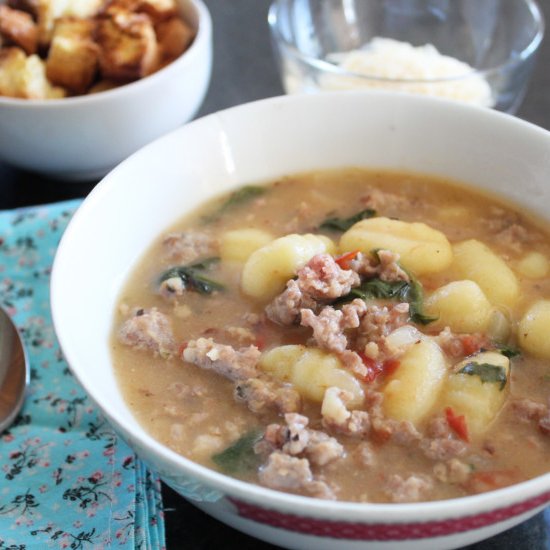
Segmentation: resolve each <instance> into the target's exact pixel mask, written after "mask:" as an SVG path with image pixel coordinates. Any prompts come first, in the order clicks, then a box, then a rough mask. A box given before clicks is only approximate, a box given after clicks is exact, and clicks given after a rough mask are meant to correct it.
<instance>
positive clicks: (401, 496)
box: [384, 474, 433, 502]
mask: <svg viewBox="0 0 550 550" xmlns="http://www.w3.org/2000/svg"><path fill="white" fill-rule="evenodd" d="M432 486H433V481H432V480H431V479H430V478H429V477H427V476H419V475H411V476H409V477H407V478H403V477H401V476H400V475H398V474H393V475H391V476H389V478H388V479H387V481H386V483H385V486H384V492H385V493H386V495H387V496H388V498H389V499H390V500H391V501H392V502H417V501H419V500H422V498H423V495H424V494H426V493H427V492H428V491H429V490H430V489H431V488H432Z"/></svg>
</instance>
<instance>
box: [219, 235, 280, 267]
mask: <svg viewBox="0 0 550 550" xmlns="http://www.w3.org/2000/svg"><path fill="white" fill-rule="evenodd" d="M273 239H274V237H273V235H271V233H268V232H267V231H264V230H263V229H254V228H245V229H235V230H233V231H226V232H225V233H224V234H223V235H222V237H221V239H220V256H221V258H222V260H226V261H228V260H229V261H235V262H245V261H246V260H248V258H249V257H250V255H251V254H252V252H254V251H255V250H258V248H261V247H262V246H265V245H266V244H268V243H270V242H271V241H272V240H273Z"/></svg>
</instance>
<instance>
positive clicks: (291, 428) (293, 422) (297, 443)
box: [264, 413, 344, 466]
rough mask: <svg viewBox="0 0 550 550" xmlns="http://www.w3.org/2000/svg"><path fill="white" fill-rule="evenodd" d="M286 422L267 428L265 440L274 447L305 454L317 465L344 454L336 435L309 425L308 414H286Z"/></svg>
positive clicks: (287, 451) (292, 452) (293, 453)
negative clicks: (333, 435) (330, 434)
mask: <svg viewBox="0 0 550 550" xmlns="http://www.w3.org/2000/svg"><path fill="white" fill-rule="evenodd" d="M285 422H286V426H283V425H280V424H270V425H269V426H268V427H267V428H266V430H265V434H264V440H265V441H266V442H268V443H269V444H270V445H271V446H272V448H274V449H278V450H281V451H282V452H283V453H286V454H290V455H293V456H296V455H302V456H305V457H306V458H308V459H309V460H310V461H311V463H313V464H315V465H317V466H323V465H325V464H328V463H329V462H332V461H333V460H336V459H337V458H341V457H342V456H343V455H344V448H343V447H342V445H340V443H338V441H337V440H336V439H335V438H334V437H331V436H329V435H328V434H326V433H325V432H322V431H320V430H312V429H310V428H308V427H307V425H308V423H309V419H308V418H307V417H306V416H303V415H300V414H296V413H289V414H285Z"/></svg>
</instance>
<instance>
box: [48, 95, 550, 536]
mask: <svg viewBox="0 0 550 550" xmlns="http://www.w3.org/2000/svg"><path fill="white" fill-rule="evenodd" d="M355 96H364V97H367V98H368V99H369V100H371V101H372V100H373V99H374V100H375V101H376V100H377V99H376V98H377V97H378V98H381V100H382V101H383V100H384V99H383V98H386V100H388V99H389V100H391V101H396V102H399V103H401V104H402V103H403V102H408V103H410V104H426V105H428V104H431V105H437V104H439V105H441V106H443V108H445V109H448V110H455V111H456V112H457V118H459V117H460V118H461V119H462V121H463V122H464V121H465V120H466V121H467V117H475V118H476V119H480V118H481V119H483V121H485V122H486V123H491V121H500V122H501V123H502V122H504V123H506V124H507V125H509V126H510V127H511V128H515V129H516V130H518V131H521V132H529V133H530V134H531V135H532V136H533V139H536V140H545V141H547V142H548V145H549V147H550V131H547V130H545V129H544V128H541V127H539V126H537V125H535V124H533V123H530V122H528V121H525V120H522V119H519V118H516V117H514V116H512V115H508V114H506V113H502V112H499V111H495V110H493V109H481V110H480V109H478V108H477V107H474V106H470V105H467V104H461V103H458V102H455V101H452V100H446V99H441V98H434V97H429V96H422V95H412V94H404V93H402V92H394V91H387V90H368V91H364V90H363V91H351V92H324V93H323V94H313V95H311V94H295V95H283V96H276V97H271V98H266V99H260V100H256V101H252V102H249V103H245V104H241V105H238V106H235V107H230V108H227V109H224V110H221V111H218V112H215V113H212V114H209V115H206V116H204V117H201V118H199V119H195V120H194V121H192V122H189V123H187V124H185V125H184V126H182V127H180V128H178V129H176V130H173V131H172V132H170V133H168V134H165V135H164V136H161V137H160V138H157V139H156V140H154V141H153V142H151V143H149V144H148V145H146V146H144V147H142V148H141V149H140V150H138V151H137V152H136V153H134V154H132V155H131V156H130V157H129V158H128V159H126V160H124V161H123V162H122V163H121V164H119V165H118V166H117V167H116V168H115V169H114V170H112V171H111V172H110V173H109V174H107V176H105V177H104V178H103V179H102V180H101V181H100V182H99V183H98V184H97V185H96V186H95V187H94V189H92V191H91V192H90V194H89V195H88V196H87V197H86V198H85V199H84V201H83V202H82V203H81V205H80V206H79V208H78V209H77V211H76V212H75V213H74V215H73V217H72V219H71V220H70V222H69V224H68V226H67V228H66V229H65V231H64V233H63V235H62V238H61V241H60V243H59V246H58V249H57V252H56V255H55V259H54V262H53V266H52V274H51V283H50V297H51V310H52V311H51V313H52V320H53V325H54V329H55V333H56V336H57V338H58V342H59V344H60V347H61V349H62V351H63V355H64V357H65V358H66V361H67V363H68V365H69V368H70V370H71V372H72V374H73V375H74V376H75V378H76V379H77V380H78V382H79V383H80V384H81V385H82V387H83V388H84V389H85V391H86V393H87V395H88V396H89V397H90V398H91V399H92V401H93V402H95V403H96V404H97V405H98V406H99V408H100V409H101V410H102V413H103V414H104V415H105V416H106V417H107V418H108V419H109V421H110V423H111V424H112V425H114V426H116V429H115V431H116V432H118V433H119V434H120V433H121V432H122V434H125V433H129V434H130V439H131V440H133V441H135V442H139V447H140V448H141V449H142V451H143V450H147V451H149V452H151V453H152V454H153V455H155V456H158V457H160V458H161V460H162V462H164V463H165V464H168V465H169V467H170V468H173V469H174V470H173V471H177V472H178V473H179V474H181V475H182V476H184V477H185V476H189V478H191V479H192V480H193V481H197V482H199V483H200V484H201V485H203V486H204V487H207V488H209V489H211V490H214V491H217V492H219V493H220V494H221V495H222V496H225V497H235V498H242V499H243V501H246V502H253V503H255V504H257V505H258V506H260V507H262V508H268V509H269V508H277V509H279V510H281V509H284V510H286V511H288V513H291V514H294V515H296V516H315V517H317V518H324V519H327V520H333V521H344V522H354V521H359V522H365V521H366V520H368V521H369V522H373V521H380V522H382V523H385V524H388V525H390V524H392V523H394V524H395V523H397V524H404V523H408V522H411V523H418V522H423V521H428V520H430V519H443V518H455V519H456V518H459V517H468V516H473V515H476V514H477V513H483V512H489V511H491V510H499V509H503V508H508V507H509V506H512V505H514V504H519V503H522V502H528V501H530V500H531V499H534V498H537V497H540V496H543V495H546V494H550V472H548V473H545V474H541V475H539V476H537V477H534V478H532V479H529V480H526V481H522V482H520V483H516V484H514V485H510V486H508V487H504V488H500V489H496V490H492V491H488V492H485V493H480V494H476V495H468V496H463V497H457V498H452V499H446V500H437V501H427V502H413V503H372V502H365V503H359V502H350V501H332V500H328V501H327V500H322V499H318V498H312V497H307V496H301V495H294V494H290V493H285V492H282V491H277V490H274V489H270V488H267V487H263V486H260V485H256V484H253V483H250V482H246V481H242V480H239V479H237V478H233V477H230V476H229V475H226V474H223V473H221V472H217V471H215V470H213V469H210V468H208V467H206V466H202V465H200V464H198V463H196V462H194V461H192V460H191V459H188V458H186V457H184V456H182V455H180V454H178V453H177V452H175V451H173V450H172V449H170V448H169V447H167V446H165V445H163V444H162V443H160V442H159V441H157V440H156V439H155V438H154V437H153V436H152V435H151V434H149V432H147V431H146V430H145V429H144V428H143V427H142V426H141V425H140V424H139V422H138V421H137V420H136V424H137V425H138V428H139V432H138V433H136V432H133V431H132V432H130V431H128V430H126V428H125V427H124V423H123V422H122V420H121V419H120V418H119V417H120V415H119V414H118V413H117V414H113V413H112V412H111V411H109V409H108V407H105V406H103V405H100V403H101V402H102V400H101V395H100V392H99V391H95V390H93V389H92V391H90V389H89V388H88V387H87V384H86V383H85V382H83V380H82V378H81V376H80V375H79V372H78V369H75V368H74V367H73V364H78V362H79V361H78V358H77V357H76V355H77V353H76V352H77V350H75V349H73V346H72V345H71V344H70V342H68V341H66V340H65V337H64V334H63V333H62V331H60V330H58V329H59V327H60V323H61V321H60V317H59V315H60V314H59V313H58V310H57V307H56V305H57V302H58V301H59V302H61V301H62V300H61V298H59V299H58V298H57V297H58V296H59V297H61V296H62V295H63V293H64V289H63V284H62V281H61V280H60V278H59V265H60V259H61V258H63V256H66V253H65V252H64V250H65V248H66V246H67V242H68V241H69V240H70V239H73V236H72V235H73V232H74V228H78V226H79V225H80V224H81V223H87V222H86V219H92V220H93V219H94V215H93V212H94V210H95V209H96V208H97V207H98V206H99V204H101V202H102V201H103V200H106V198H107V197H108V196H109V193H110V190H111V189H113V188H115V187H116V186H117V180H118V173H119V172H123V171H124V169H125V166H126V165H127V164H128V163H129V162H132V159H133V158H134V157H136V156H142V155H144V154H147V152H148V151H149V150H150V149H151V148H158V147H159V146H160V145H162V144H163V143H164V142H168V141H171V140H176V141H177V140H178V139H179V136H180V134H185V133H188V132H190V131H191V132H192V131H193V128H194V127H196V126H198V125H202V124H207V123H208V122H209V121H211V120H215V119H216V118H217V117H218V116H219V115H223V113H226V112H227V113H229V112H230V113H232V114H237V115H238V114H239V113H242V112H246V111H247V110H249V109H251V108H256V107H257V106H262V105H265V106H267V107H269V106H271V107H274V108H275V110H279V108H280V107H282V106H284V104H285V103H300V102H302V101H308V102H324V101H329V102H330V101H333V100H332V99H331V98H337V97H339V98H341V99H339V100H338V99H336V101H346V100H347V99H348V98H350V97H355ZM392 98H393V99H392ZM548 219H549V220H550V215H549V218H548ZM63 262H64V263H67V260H65V259H63ZM69 264H70V261H69ZM110 330H112V326H111V329H110ZM73 352H74V353H73ZM111 368H112V367H111ZM96 389H97V388H96ZM123 401H124V400H123ZM124 403H125V401H124ZM124 406H125V407H126V409H127V410H128V412H129V414H131V415H132V416H134V415H133V413H132V412H131V410H130V408H129V407H128V406H127V405H126V404H125V405H124ZM134 418H135V416H134ZM139 458H141V457H139ZM171 471H172V470H171ZM171 471H164V472H158V473H159V475H160V477H161V479H162V478H163V477H169V475H170V473H171ZM199 500H201V499H199Z"/></svg>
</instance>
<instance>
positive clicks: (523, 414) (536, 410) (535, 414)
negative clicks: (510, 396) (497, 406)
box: [512, 398, 550, 434]
mask: <svg viewBox="0 0 550 550" xmlns="http://www.w3.org/2000/svg"><path fill="white" fill-rule="evenodd" d="M512 409H513V411H514V412H515V414H516V417H517V418H519V419H520V420H523V421H524V422H529V421H535V422H537V425H538V427H539V428H540V430H541V431H542V432H543V433H545V434H550V407H549V406H547V405H544V404H543V403H538V402H537V401H533V400H531V399H527V398H525V399H516V400H515V401H512Z"/></svg>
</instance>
